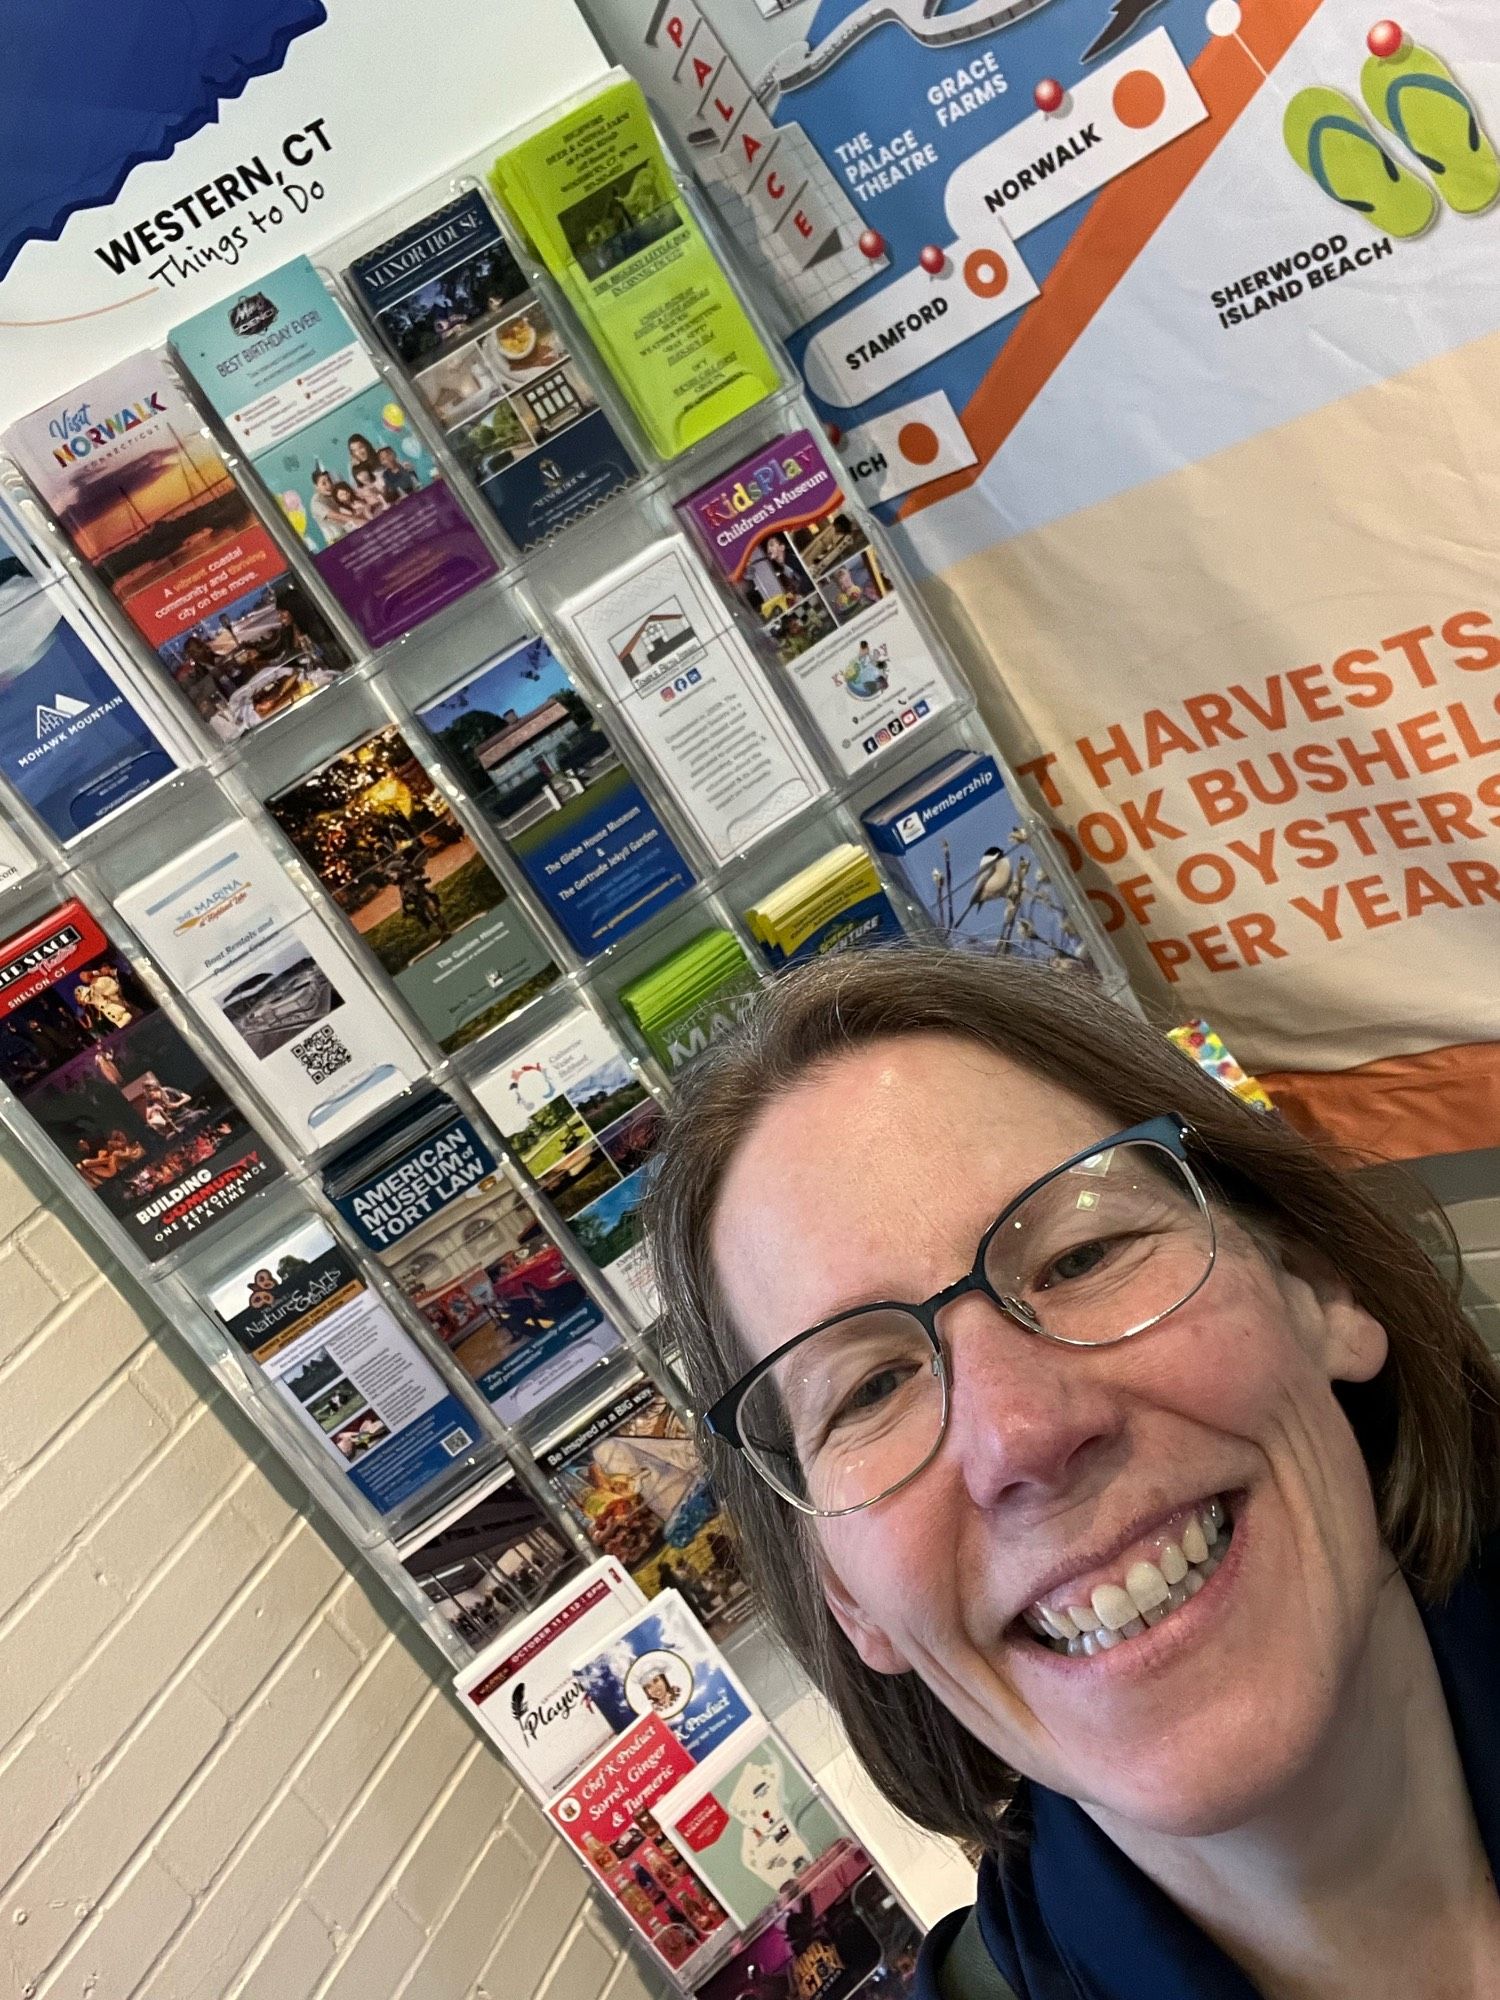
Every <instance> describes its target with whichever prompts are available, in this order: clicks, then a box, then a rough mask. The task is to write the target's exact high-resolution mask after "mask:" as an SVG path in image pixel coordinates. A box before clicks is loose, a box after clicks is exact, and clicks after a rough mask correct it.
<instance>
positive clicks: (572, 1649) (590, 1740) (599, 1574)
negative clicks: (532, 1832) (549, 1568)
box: [453, 1557, 641, 1798]
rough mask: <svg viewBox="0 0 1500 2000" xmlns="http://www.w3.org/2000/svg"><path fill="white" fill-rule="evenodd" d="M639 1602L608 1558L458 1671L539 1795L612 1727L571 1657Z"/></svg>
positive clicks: (507, 1754)
mask: <svg viewBox="0 0 1500 2000" xmlns="http://www.w3.org/2000/svg"><path fill="white" fill-rule="evenodd" d="M640 1606H641V1593H640V1592H639V1590H637V1589H636V1587H635V1585H634V1584H633V1583H632V1582H631V1580H630V1578H629V1577H628V1576H627V1575H626V1573H625V1571H624V1570H623V1569H622V1568H621V1566H620V1565H619V1563H617V1562H615V1561H614V1560H613V1559H612V1558H610V1557H605V1558H604V1559H603V1560H602V1561H600V1562H596V1563H594V1564H593V1565H592V1566H591V1567H590V1568H588V1569H586V1570H585V1571H584V1572H583V1574H582V1575H581V1576H578V1577H574V1578H573V1579H572V1580H571V1581H570V1582H568V1583H565V1584H564V1585H563V1587H562V1588H561V1589H560V1590H558V1591H557V1592H555V1593H554V1595H553V1596H551V1597H549V1598H548V1599H547V1601H546V1603H545V1604H541V1605H538V1607H537V1608H536V1610H535V1611H533V1612H531V1613H530V1614H529V1615H528V1616H527V1617H524V1618H522V1619H521V1621H520V1622H519V1623H518V1624H515V1625H511V1626H509V1627H507V1629H506V1630H505V1632H504V1633H503V1634H502V1635H501V1636H500V1637H499V1639H497V1640H496V1641H495V1642H494V1643H493V1644H491V1645H490V1646H488V1647H487V1648H486V1649H485V1651H484V1652H483V1653H482V1654H481V1655H480V1657H479V1658H478V1659H477V1660H475V1661H474V1663H473V1664H472V1666H468V1667H465V1668H463V1669H462V1670H461V1672H459V1673H458V1674H457V1675H455V1677H454V1682H453V1686H454V1689H455V1691H456V1693H457V1694H458V1697H459V1700H460V1701H461V1702H462V1704H463V1706H464V1708H465V1709H467V1710H468V1712H469V1713H470V1714H471V1715H473V1716H474V1717H475V1719H476V1720H477V1721H478V1722H479V1723H480V1725H481V1726H482V1727H483V1729H484V1730H485V1732H486V1733H487V1734H488V1735H489V1736H490V1737H491V1738H492V1739H493V1740H494V1742H495V1743H496V1744H498V1746H499V1749H500V1753H501V1755H502V1756H503V1757H504V1758H505V1761H506V1763H507V1764H509V1765H510V1767H511V1769H512V1770H513V1771H514V1772H515V1773H516V1775H517V1777H518V1778H520V1780H521V1781H522V1783H523V1784H525V1785H527V1786H529V1787H530V1789H531V1790H532V1791H533V1792H534V1793H535V1794H536V1796H537V1797H538V1798H551V1797H552V1796H553V1794H554V1793H556V1792H558V1791H561V1789H562V1787H563V1786H564V1785H566V1784H567V1783H568V1781H569V1780H570V1779H571V1778H573V1777H574V1776H575V1775H576V1774H577V1773H578V1772H579V1771H581V1770H582V1769H583V1768H584V1766H585V1765H586V1764H588V1763H590V1762H591V1761H592V1759H593V1758H595V1757H596V1756H597V1755H598V1754H599V1752H600V1751H601V1750H602V1749H603V1748H604V1747H605V1745H606V1744H607V1743H608V1742H609V1740H610V1735H611V1733H612V1732H611V1730H610V1726H609V1724H608V1723H607V1722H606V1721H605V1719H604V1717H603V1716H602V1715H601V1714H600V1713H599V1711H598V1709H597V1708H595V1706H594V1704H593V1703H592V1702H591V1701H590V1700H589V1698H588V1696H587V1695H586V1694H585V1693H584V1691H583V1689H582V1688H581V1687H580V1686H579V1684H578V1682H577V1681H576V1680H575V1679H574V1677H573V1672H572V1668H571V1666H570V1665H569V1662H570V1661H571V1660H572V1658H573V1656H574V1655H575V1654H576V1653H577V1652H578V1650H579V1648H580V1647H583V1646H588V1645H591V1644H592V1643H593V1642H594V1641H595V1640H596V1639H603V1638H606V1637H607V1636H608V1634H609V1633H610V1632H612V1631H613V1630H614V1628H615V1627H616V1626H617V1625H618V1624H619V1623H620V1621H621V1619H622V1618H627V1617H629V1615H630V1613H631V1612H632V1611H638V1610H639V1609H640Z"/></svg>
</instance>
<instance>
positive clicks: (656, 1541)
mask: <svg viewBox="0 0 1500 2000" xmlns="http://www.w3.org/2000/svg"><path fill="white" fill-rule="evenodd" d="M536 1459H537V1464H538V1465H539V1466H540V1467H541V1469H542V1471H543V1473H544V1474H545V1475H546V1477H547V1478H548V1479H549V1480H550V1481H551V1482H552V1484H553V1486H554V1487H556V1489H557V1492H558V1494H559V1496H560V1497H561V1499H562V1501H563V1503H564V1504H565V1505H566V1506H567V1508H568V1509H569V1511H570V1512H571V1513H572V1515H573V1517H574V1519H575V1520H576V1521H577V1522H578V1524H579V1526H580V1527H581V1528H582V1529H583V1531H584V1533H585V1534H586V1535H587V1536H588V1538H589V1540H590V1541H591V1542H592V1543H593V1545H594V1547H595V1548H596V1549H598V1550H599V1551H600V1552H601V1554H604V1555H611V1556H614V1557H616V1558H617V1560H619V1561H620V1562H622V1563H623V1564H624V1565H625V1567H626V1568H627V1569H628V1570H629V1571H630V1574H631V1575H632V1576H633V1577H634V1578H635V1580H636V1582H637V1583H638V1584H639V1585H640V1587H641V1589H642V1590H643V1591H644V1592H645V1594H646V1596H647V1597H655V1596H656V1594H657V1593H658V1591H662V1590H677V1591H680V1592H681V1593H682V1597H683V1600H684V1601H685V1602H686V1603H687V1604H688V1605H690V1606H691V1608H692V1610H693V1612H694V1613H695V1615H696V1616H697V1617H698V1618H699V1619H700V1620H701V1621H702V1623H703V1625H704V1626H705V1627H706V1628H707V1630H708V1632H709V1633H710V1634H711V1635H712V1636H713V1637H714V1638H716V1639H718V1638H722V1637H723V1636H724V1634H725V1633H726V1632H729V1631H731V1630H732V1629H733V1628H734V1626H735V1625H737V1624H738V1623H739V1621H740V1620H741V1619H742V1618H744V1617H745V1616H746V1615H747V1613H748V1612H749V1609H750V1597H749V1592H748V1590H747V1588H746V1585H745V1580H744V1578H743V1577H742V1576H741V1575H740V1571H739V1567H738V1565H737V1564H736V1562H735V1558H734V1545H733V1539H732V1531H731V1529H730V1526H729V1523H728V1520H727V1519H726V1518H725V1515H724V1514H723V1512H722V1510H721V1509H720V1506H719V1500H718V1496H717V1494H716V1493H715V1492H714V1489H713V1487H712V1486H711V1485H710V1484H709V1481H708V1478H707V1476H706V1474H705V1473H704V1470H703V1466H702V1464H701V1462H700V1461H699V1458H698V1453H697V1451H696V1449H695V1447H694V1445H693V1440H692V1437H691V1435H690V1434H689V1431H688V1428H687V1426H686V1424H685V1423H684V1422H683V1420H682V1418H681V1417H680V1416H678V1414H677V1412H676V1411H675V1410H674V1409H673V1408H672V1406H671V1405H670V1404H669V1403H668V1402H667V1401H666V1400H665V1398H664V1397H663V1396H662V1394H661V1391H660V1390H659V1389H658V1388H657V1387H656V1385H655V1384H654V1383H652V1382H648V1381H647V1380H645V1378H644V1377H642V1378H641V1379H640V1380H639V1381H637V1382H634V1383H632V1384H631V1385H630V1386H629V1387H627V1388H625V1389H623V1390H621V1391H620V1393H619V1394H618V1395H615V1396H612V1397H611V1398H610V1399H609V1401H608V1402H607V1403H606V1404H605V1405H604V1406H603V1407H602V1408H600V1409H598V1410H596V1411H595V1412H594V1413H593V1414H592V1415H585V1416H584V1417H582V1418H580V1419H579V1420H578V1421H577V1422H576V1423H575V1424H573V1425H571V1426H570V1427H569V1428H568V1429H567V1430H566V1431H565V1432H564V1433H563V1434H562V1435H561V1436H559V1437H557V1438H554V1439H553V1440H552V1442H551V1443H550V1444H548V1445H547V1446H545V1447H544V1448H543V1449H542V1450H540V1451H538V1452H537V1454H536ZM575 1657H576V1650H575Z"/></svg>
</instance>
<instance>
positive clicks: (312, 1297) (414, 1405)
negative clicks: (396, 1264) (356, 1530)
mask: <svg viewBox="0 0 1500 2000" xmlns="http://www.w3.org/2000/svg"><path fill="white" fill-rule="evenodd" d="M209 1304H210V1305H211V1306H212V1307H213V1310H214V1312H215V1313H216V1314H217V1315H218V1317H219V1319H220V1320H221V1321H222V1323H223V1325H224V1326H225V1328H226V1329H227V1330H228V1332H229V1333H230V1334H231V1335H232V1337H233V1339H234V1341H235V1343H236V1345H237V1346H239V1347H240V1348H241V1349H242V1350H243V1351H244V1352H245V1353H246V1354H247V1355H248V1356H249V1357H250V1358H251V1360H253V1361H255V1362H257V1363H258V1364H259V1366H260V1367H261V1369H262V1370H263V1371H264V1373H265V1374H266V1376H267V1377H268V1378H269V1380H270V1382H271V1383H272V1385H273V1387H274V1388H275V1390H276V1393H277V1396H278V1398H279V1399H280V1401H281V1403H282V1405H283V1407H284V1408H286V1409H288V1410H289V1411H290V1412H291V1414H292V1416H293V1417H294V1419H295V1421H296V1424H297V1427H298V1428H299V1430H301V1431H302V1432H303V1433H304V1434H305V1435H307V1436H308V1437H310V1438H312V1439H313V1440H314V1441H315V1442H316V1444H317V1446H318V1448H319V1450H320V1451H321V1452H322V1453H323V1454H324V1455H325V1456H326V1457H327V1458H328V1459H330V1460H332V1461H333V1462H334V1463H335V1464H336V1465H337V1466H338V1467H339V1468H340V1470H341V1471H342V1472H343V1473H344V1475H345V1476H346V1477H347V1478H348V1480H349V1481H350V1483H351V1484H352V1485H353V1486H355V1487H356V1488H358V1490H359V1491H360V1492H361V1493H362V1494H363V1495H364V1496H365V1498H366V1499H367V1500H368V1501H369V1502H370V1504H371V1506H372V1507H374V1508H376V1509H377V1510H378V1511H379V1512H380V1513H382V1514H389V1513H393V1512H395V1510H396V1509H397V1508H400V1507H404V1506H405V1505H406V1504H407V1502H409V1501H411V1500H413V1499H414V1498H415V1497H416V1496H417V1495H418V1494H420V1493H422V1492H424V1491H426V1490H427V1489H428V1488H429V1487H431V1486H434V1485H435V1484H436V1483H437V1482H438V1481H440V1480H441V1479H442V1477H443V1476H444V1474H445V1473H449V1472H451V1471H452V1469H453V1466H454V1462H455V1461H456V1460H458V1459H461V1458H464V1457H465V1456H467V1455H468V1454H470V1453H472V1452H473V1450H474V1447H475V1445H476V1444H477V1443H478V1441H479V1438H478V1430H477V1426H476V1425H475V1423H474V1420H473V1418H472V1417H471V1416H470V1415H469V1413H468V1411H467V1410H466V1409H465V1408H464V1406H463V1404H462V1403H461V1402H460V1401H459V1400H458V1398H457V1397H456V1396H455V1395H454V1394H453V1392H452V1390H451V1389H450V1388H449V1387H448V1385H447V1383H446V1382H445V1381H444V1380H443V1378H442V1377H441V1376H440V1375H439V1374H438V1372H437V1370H436V1369H435V1368H434V1367H433V1366H432V1363H431V1362H430V1361H429V1360H428V1359H427V1357H426V1356H425V1355H424V1354H422V1353H421V1352H420V1350H419V1349H418V1347H417V1344H416V1342H415V1341H414V1340H413V1339H412V1337H411V1335H410V1334H409V1333H408V1332H407V1331H406V1329H405V1327H404V1326H402V1325H401V1324H400V1322H399V1321H398V1320H397V1319H396V1318H395V1317H394V1316H393V1314H392V1312H391V1309H390V1307H389V1306H388V1305H387V1304H386V1302H385V1300H384V1299H383V1298H381V1296H380V1294H379V1293H378V1292H374V1291H372V1290H371V1289H370V1287H369V1286H368V1285H366V1283H365V1281H364V1279H363V1278H362V1277H361V1276H360V1274H359V1272H358V1271H357V1270H356V1269H355V1267H354V1265H353V1263H352V1262H351V1260H350V1258H349V1255H348V1252H347V1251H345V1250H344V1249H343V1247H342V1246H341V1245H340V1244H338V1243H336V1242H335V1241H334V1239H333V1237H332V1236H331V1235H330V1234H329V1231H328V1228H327V1225H326V1224H325V1223H323V1222H321V1221H318V1220H313V1221H308V1222H301V1223H299V1224H298V1225H297V1226H296V1227H295V1228H293V1229H291V1230H289V1231H288V1232H286V1233H285V1234H284V1235H281V1236H279V1237H277V1238H276V1240H275V1241H274V1242H271V1243H267V1244H265V1245H263V1247H262V1248H261V1249H260V1250H259V1251H258V1252H257V1253H256V1255H255V1256H254V1257H253V1258H251V1259H249V1260H248V1261H247V1262H246V1263H245V1264H244V1265H243V1266H242V1267H241V1269H239V1270H237V1271H235V1272H233V1273H231V1274H230V1275H229V1276H228V1277H225V1278H223V1279H222V1280H221V1281H220V1282H219V1283H218V1284H217V1285H215V1286H214V1287H213V1289H212V1291H211V1292H210V1294H209Z"/></svg>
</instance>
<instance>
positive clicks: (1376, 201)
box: [1281, 84, 1437, 236]
mask: <svg viewBox="0 0 1500 2000" xmlns="http://www.w3.org/2000/svg"><path fill="white" fill-rule="evenodd" d="M1281 129H1282V135H1283V137H1284V138H1285V140H1286V146H1287V151H1288V152H1289V153H1290V154H1291V156H1292V158H1293V159H1294V160H1295V161H1296V162H1297V165H1298V166H1299V167H1301V169H1302V171H1303V172H1304V173H1305V174H1307V175H1308V176H1309V178H1310V179H1312V180H1314V181H1316V182H1317V184H1318V186H1319V187H1320V188H1321V189H1322V190H1323V192H1324V194H1326V195H1329V196H1331V197H1332V199H1333V200H1334V201H1336V202H1339V203H1340V204H1341V205H1342V206H1343V207H1345V208H1348V209H1352V210H1353V211H1354V213H1355V214H1356V215H1362V216H1363V217H1364V219H1365V220H1366V222H1368V223H1369V225H1370V227H1371V228H1372V229H1375V230H1378V231H1379V233H1380V234H1381V235H1382V236H1420V235H1421V233H1422V231H1423V230H1424V229H1426V228H1427V227H1428V225H1429V224H1430V223H1431V221H1432V219H1433V217H1434V216H1435V215H1436V214H1437V199H1436V197H1435V196H1434V194H1433V192H1432V189H1431V188H1430V187H1429V186H1428V185H1427V183H1426V181H1424V180H1422V179H1420V178H1419V177H1418V176H1417V175H1416V174H1414V173H1411V172H1410V171H1409V170H1408V169H1407V168H1406V167H1403V166H1402V165H1401V164H1400V162H1399V161H1397V160H1394V159H1392V157H1391V155H1390V154H1389V153H1388V152H1387V151H1386V149H1385V147H1384V146H1383V145H1382V144H1381V143H1380V141H1379V139H1377V138H1376V136H1375V134H1374V133H1373V132H1372V131H1371V130H1370V127H1369V125H1368V124H1367V123H1366V121H1365V116H1364V113H1363V112H1362V111H1361V110H1360V108H1359V106H1358V105H1357V104H1356V103H1355V101H1354V99H1353V98H1352V97H1347V96H1346V95H1345V94H1344V92H1343V91H1342V90H1330V89H1328V88H1327V87H1326V86H1324V85H1322V84H1315V85H1312V86H1310V87H1309V88H1308V89H1306V90H1299V91H1298V92H1297V95H1296V96H1295V97H1294V98H1293V99H1292V101H1291V103H1290V104H1289V105H1288V106H1287V108H1286V117H1285V118H1284V120H1283V121H1282V128H1281Z"/></svg>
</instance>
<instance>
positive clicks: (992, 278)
mask: <svg viewBox="0 0 1500 2000" xmlns="http://www.w3.org/2000/svg"><path fill="white" fill-rule="evenodd" d="M964 283H965V284H966V285H967V286H968V288H969V290H970V291H971V292H972V293H973V294H974V296H975V297H976V298H979V299H998V298H999V296H1000V294H1001V293H1002V292H1003V291H1004V290H1005V287H1006V286H1007V285H1008V284H1009V283H1010V267H1009V266H1008V265H1007V263H1006V261H1005V259H1004V258H1003V257H1002V256H1001V255H1000V252H999V251H998V250H971V251H970V252H969V254H968V256H967V257H965V259H964Z"/></svg>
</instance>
